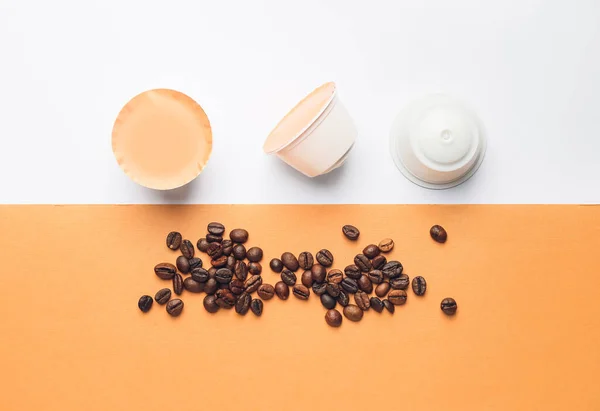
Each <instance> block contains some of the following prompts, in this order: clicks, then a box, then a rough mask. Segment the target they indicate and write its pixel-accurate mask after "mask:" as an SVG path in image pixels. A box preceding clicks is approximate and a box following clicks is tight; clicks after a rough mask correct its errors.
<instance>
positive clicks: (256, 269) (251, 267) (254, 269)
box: [248, 262, 262, 275]
mask: <svg viewBox="0 0 600 411" xmlns="http://www.w3.org/2000/svg"><path fill="white" fill-rule="evenodd" d="M248 272H249V273H250V274H252V275H260V273H262V265H260V263H254V262H252V263H250V264H248Z"/></svg>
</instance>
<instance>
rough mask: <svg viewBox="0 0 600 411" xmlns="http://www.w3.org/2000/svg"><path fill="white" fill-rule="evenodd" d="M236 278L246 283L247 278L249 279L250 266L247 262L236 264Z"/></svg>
mask: <svg viewBox="0 0 600 411" xmlns="http://www.w3.org/2000/svg"><path fill="white" fill-rule="evenodd" d="M235 276H236V277H237V278H238V279H240V280H242V281H246V278H248V266H247V265H246V263H245V262H243V261H238V262H237V263H236V264H235Z"/></svg>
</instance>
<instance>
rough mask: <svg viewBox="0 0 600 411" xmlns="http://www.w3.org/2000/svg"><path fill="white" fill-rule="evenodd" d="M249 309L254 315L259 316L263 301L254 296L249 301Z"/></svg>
mask: <svg viewBox="0 0 600 411" xmlns="http://www.w3.org/2000/svg"><path fill="white" fill-rule="evenodd" d="M250 309H251V310H252V313H253V314H254V315H256V316H257V317H260V316H261V315H262V312H263V302H262V301H261V300H259V299H258V298H255V299H254V300H252V302H251V303H250Z"/></svg>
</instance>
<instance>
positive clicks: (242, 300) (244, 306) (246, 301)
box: [235, 293, 252, 315]
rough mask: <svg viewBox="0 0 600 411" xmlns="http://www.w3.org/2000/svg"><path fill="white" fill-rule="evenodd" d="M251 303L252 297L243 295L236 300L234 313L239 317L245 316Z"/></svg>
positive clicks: (246, 294)
mask: <svg viewBox="0 0 600 411" xmlns="http://www.w3.org/2000/svg"><path fill="white" fill-rule="evenodd" d="M251 302H252V297H251V296H250V294H248V293H243V294H242V295H240V296H239V297H238V299H237V302H236V303H235V312H236V313H238V314H240V315H246V313H247V312H248V310H250V303H251Z"/></svg>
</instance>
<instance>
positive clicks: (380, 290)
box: [375, 283, 391, 298]
mask: <svg viewBox="0 0 600 411" xmlns="http://www.w3.org/2000/svg"><path fill="white" fill-rule="evenodd" d="M390 288H391V286H390V283H381V284H379V285H378V286H377V287H375V295H376V296H377V297H379V298H383V297H385V296H386V295H387V293H388V292H389V291H390Z"/></svg>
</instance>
